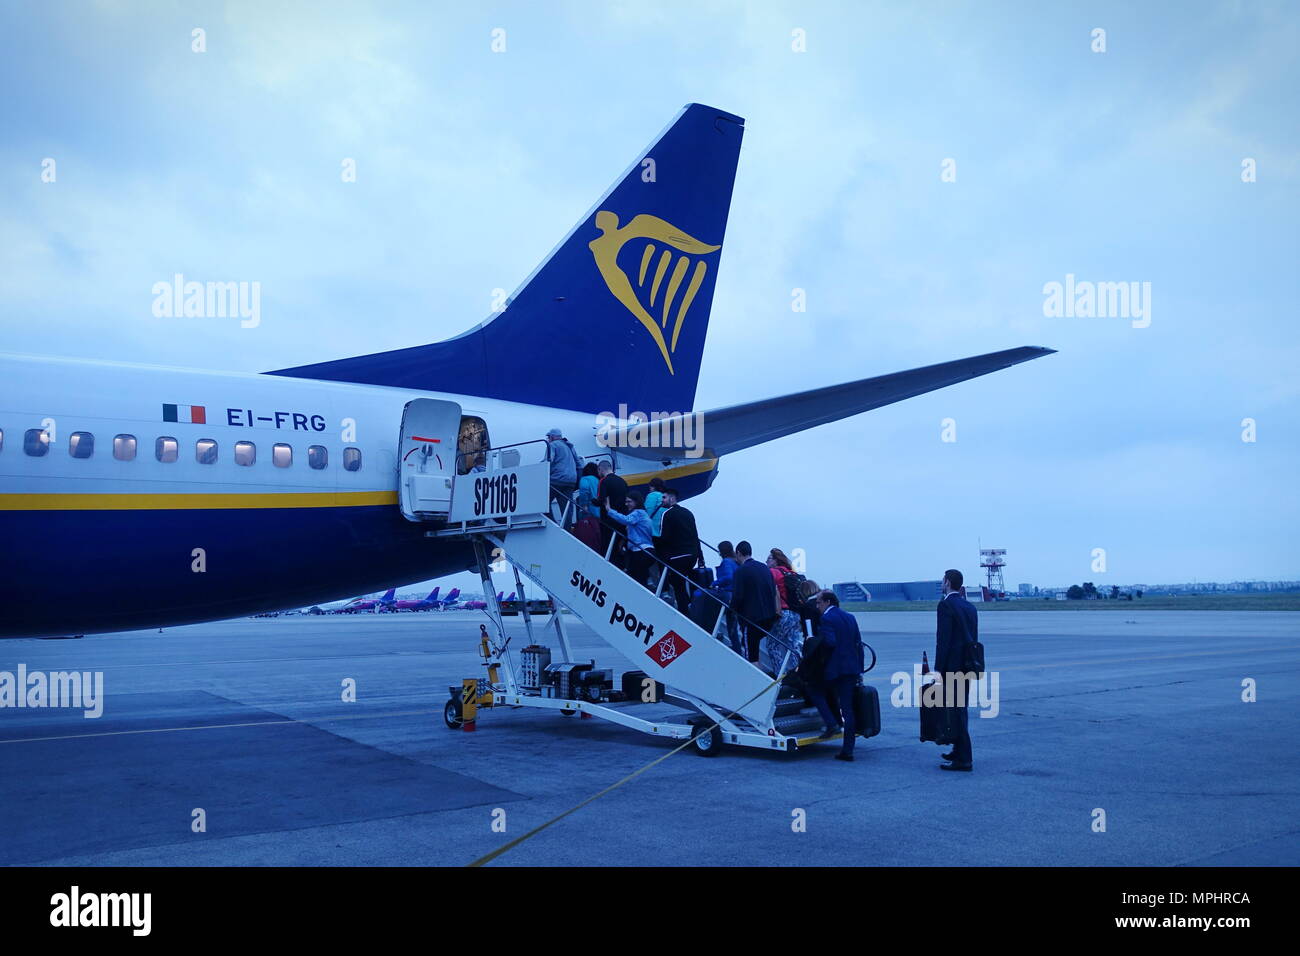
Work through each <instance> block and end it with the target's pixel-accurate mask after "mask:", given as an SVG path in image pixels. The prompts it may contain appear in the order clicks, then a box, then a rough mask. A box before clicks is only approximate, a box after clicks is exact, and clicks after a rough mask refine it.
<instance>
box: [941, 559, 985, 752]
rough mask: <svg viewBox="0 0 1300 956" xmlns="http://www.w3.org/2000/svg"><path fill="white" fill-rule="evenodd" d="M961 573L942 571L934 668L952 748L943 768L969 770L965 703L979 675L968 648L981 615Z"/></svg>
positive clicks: (972, 640)
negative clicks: (964, 590)
mask: <svg viewBox="0 0 1300 956" xmlns="http://www.w3.org/2000/svg"><path fill="white" fill-rule="evenodd" d="M962 581H963V578H962V573H961V572H960V571H958V570H956V569H955V568H949V569H948V570H947V571H945V572H943V597H942V598H940V599H939V626H938V631H937V632H936V638H935V648H934V669H935V671H936V672H937V674H938V678H939V683H940V685H941V686H942V687H943V694H944V710H945V714H944V717H945V719H946V722H947V727H948V732H949V735H950V736H951V737H952V750H951V751H950V752H949V753H946V754H944V755H943V759H944V760H947V761H950V762H949V763H945V764H940V765H939V768H940V769H941V770H970V769H971V767H972V764H973V761H972V759H971V747H970V728H969V726H968V721H967V719H966V716H967V715H966V705H967V701H968V700H970V695H971V691H973V690H974V686H973V685H972V683H971V680H972V679H974V678H975V676H976V675H974V674H971V673H969V672H968V671H967V669H966V660H965V656H966V648H967V646H968V645H969V644H972V643H974V642H976V641H978V640H979V615H978V614H977V613H976V611H975V608H974V607H973V606H972V605H971V603H970V602H969V601H967V600H966V598H965V596H964V595H963V594H962V593H961V588H962Z"/></svg>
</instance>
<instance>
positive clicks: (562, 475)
mask: <svg viewBox="0 0 1300 956" xmlns="http://www.w3.org/2000/svg"><path fill="white" fill-rule="evenodd" d="M546 460H547V461H549V462H550V463H551V500H552V501H555V502H558V503H559V505H560V521H561V522H563V523H564V524H565V525H566V526H567V525H568V524H571V523H572V521H573V516H572V515H571V514H569V511H568V509H569V505H570V504H571V503H572V501H573V493H574V491H576V490H577V488H578V469H579V468H581V467H582V464H581V462H580V461H579V460H578V452H577V450H576V449H575V448H574V447H573V444H572V443H571V442H570V441H569V440H568V439H567V438H565V437H564V432H562V431H560V429H558V428H552V429H551V430H550V431H548V432H547V433H546Z"/></svg>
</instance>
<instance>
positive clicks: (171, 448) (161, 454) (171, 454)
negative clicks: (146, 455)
mask: <svg viewBox="0 0 1300 956" xmlns="http://www.w3.org/2000/svg"><path fill="white" fill-rule="evenodd" d="M180 450H181V446H180V442H178V441H177V440H176V439H175V438H172V437H171V436H170V435H164V436H163V437H162V438H159V439H158V440H157V441H156V442H154V443H153V456H154V457H155V458H157V459H158V460H159V461H175V460H176V456H177V455H178V454H179V453H180Z"/></svg>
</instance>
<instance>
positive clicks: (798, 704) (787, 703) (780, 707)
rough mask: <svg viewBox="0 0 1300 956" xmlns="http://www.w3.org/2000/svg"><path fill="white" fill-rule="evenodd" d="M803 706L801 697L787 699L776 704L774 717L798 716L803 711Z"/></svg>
mask: <svg viewBox="0 0 1300 956" xmlns="http://www.w3.org/2000/svg"><path fill="white" fill-rule="evenodd" d="M804 706H805V705H804V702H803V698H802V697H787V698H786V699H785V700H781V701H778V702H777V705H776V716H777V717H789V716H790V715H791V714H798V713H800V712H802V711H803V709H804Z"/></svg>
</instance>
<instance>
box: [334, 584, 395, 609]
mask: <svg viewBox="0 0 1300 956" xmlns="http://www.w3.org/2000/svg"><path fill="white" fill-rule="evenodd" d="M396 592H397V588H389V589H388V590H387V591H385V592H384V594H383V596H382V597H380V598H378V599H377V600H374V601H361V600H356V601H352V602H351V603H349V604H345V605H343V607H341V608H339V609H338V610H337V611H331V612H330V613H332V614H357V613H359V612H362V611H387V610H390V609H391V608H392V606H393V603H394V602H393V595H394V594H395V593H396Z"/></svg>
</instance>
